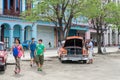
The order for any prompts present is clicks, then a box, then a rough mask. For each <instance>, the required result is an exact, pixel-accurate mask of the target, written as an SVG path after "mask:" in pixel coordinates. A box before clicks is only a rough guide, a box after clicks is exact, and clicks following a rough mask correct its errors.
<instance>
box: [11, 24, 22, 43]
mask: <svg viewBox="0 0 120 80" xmlns="http://www.w3.org/2000/svg"><path fill="white" fill-rule="evenodd" d="M13 29H14V31H13V37H14V41H15V39H16V38H18V39H19V40H21V30H22V29H21V26H20V25H15V26H14V27H13Z"/></svg>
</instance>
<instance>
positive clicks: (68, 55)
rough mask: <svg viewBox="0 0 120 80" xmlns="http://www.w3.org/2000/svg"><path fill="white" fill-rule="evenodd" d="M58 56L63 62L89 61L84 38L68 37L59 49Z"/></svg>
mask: <svg viewBox="0 0 120 80" xmlns="http://www.w3.org/2000/svg"><path fill="white" fill-rule="evenodd" d="M58 56H59V59H60V61H61V62H65V61H83V63H86V62H87V60H88V54H87V51H86V50H85V48H84V44H83V38H82V37H78V36H71V37H67V38H66V40H65V41H64V42H62V45H61V47H60V48H59V49H58Z"/></svg>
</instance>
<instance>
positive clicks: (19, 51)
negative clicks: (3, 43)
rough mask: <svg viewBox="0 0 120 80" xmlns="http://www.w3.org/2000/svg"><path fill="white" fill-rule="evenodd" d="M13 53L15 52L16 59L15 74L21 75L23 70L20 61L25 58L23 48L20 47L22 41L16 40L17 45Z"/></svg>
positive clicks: (12, 49)
mask: <svg viewBox="0 0 120 80" xmlns="http://www.w3.org/2000/svg"><path fill="white" fill-rule="evenodd" d="M11 51H12V52H13V56H14V58H15V62H16V65H15V71H14V72H15V74H17V73H20V71H21V68H20V59H21V57H22V55H23V57H24V50H23V47H22V46H21V45H20V40H19V39H15V44H14V45H13V46H12V48H11Z"/></svg>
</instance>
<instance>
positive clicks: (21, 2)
mask: <svg viewBox="0 0 120 80" xmlns="http://www.w3.org/2000/svg"><path fill="white" fill-rule="evenodd" d="M20 12H22V0H20Z"/></svg>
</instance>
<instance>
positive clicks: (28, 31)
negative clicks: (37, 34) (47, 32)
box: [24, 26, 32, 40]
mask: <svg viewBox="0 0 120 80" xmlns="http://www.w3.org/2000/svg"><path fill="white" fill-rule="evenodd" d="M31 38H32V27H31V26H26V27H25V32H24V39H25V40H31Z"/></svg>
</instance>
